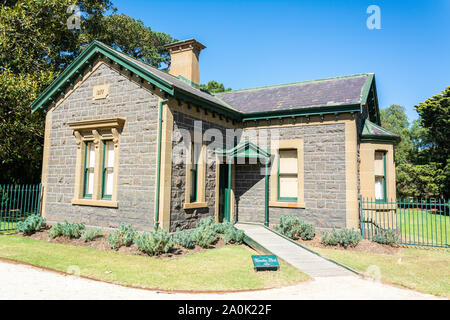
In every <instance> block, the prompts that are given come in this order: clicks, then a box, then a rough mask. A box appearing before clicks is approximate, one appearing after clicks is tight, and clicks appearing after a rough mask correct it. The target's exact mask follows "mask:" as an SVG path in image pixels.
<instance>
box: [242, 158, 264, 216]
mask: <svg viewBox="0 0 450 320" xmlns="http://www.w3.org/2000/svg"><path fill="white" fill-rule="evenodd" d="M235 170H236V171H235V172H236V176H235V177H236V181H235V199H236V203H235V210H236V211H235V212H236V218H237V220H238V221H241V222H257V223H264V218H265V217H264V209H265V181H264V175H263V174H264V170H265V166H264V165H262V164H248V163H247V164H237V165H236V169H235Z"/></svg>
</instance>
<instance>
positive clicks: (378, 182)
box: [374, 151, 386, 202]
mask: <svg viewBox="0 0 450 320" xmlns="http://www.w3.org/2000/svg"><path fill="white" fill-rule="evenodd" d="M374 173H375V201H377V202H384V201H386V152H385V151H375V163H374Z"/></svg>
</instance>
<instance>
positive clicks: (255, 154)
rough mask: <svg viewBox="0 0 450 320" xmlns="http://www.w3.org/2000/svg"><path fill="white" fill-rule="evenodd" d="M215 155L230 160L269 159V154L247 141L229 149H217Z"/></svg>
mask: <svg viewBox="0 0 450 320" xmlns="http://www.w3.org/2000/svg"><path fill="white" fill-rule="evenodd" d="M216 153H217V154H218V155H221V156H226V157H230V158H259V159H268V158H270V153H268V152H267V151H264V150H263V149H261V148H260V147H258V146H257V145H255V144H254V143H252V142H250V141H248V140H244V141H241V142H239V144H238V145H237V146H235V147H234V148H231V149H218V150H216Z"/></svg>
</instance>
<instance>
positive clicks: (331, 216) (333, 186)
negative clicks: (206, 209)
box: [237, 123, 346, 228]
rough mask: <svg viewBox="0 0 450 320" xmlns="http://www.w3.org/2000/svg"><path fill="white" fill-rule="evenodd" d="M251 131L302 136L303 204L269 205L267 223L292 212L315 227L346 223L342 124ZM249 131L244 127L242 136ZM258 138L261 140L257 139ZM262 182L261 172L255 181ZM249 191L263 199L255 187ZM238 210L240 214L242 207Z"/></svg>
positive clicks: (282, 137) (273, 136)
mask: <svg viewBox="0 0 450 320" xmlns="http://www.w3.org/2000/svg"><path fill="white" fill-rule="evenodd" d="M249 130H251V129H249ZM255 131H256V132H257V134H256V135H257V136H258V135H259V136H266V135H267V136H268V141H271V140H272V139H280V140H289V139H299V138H302V139H303V148H304V150H303V151H304V195H305V199H304V200H305V201H304V202H305V207H306V208H304V209H303V208H280V207H269V223H270V224H277V223H279V220H280V216H281V215H284V214H293V215H297V216H299V217H300V218H302V219H304V220H305V221H307V222H309V223H312V224H314V225H315V226H316V227H319V228H332V227H336V228H344V227H345V225H346V182H345V124H343V123H336V124H327V123H320V124H317V125H308V126H296V127H278V128H270V129H257V130H255ZM263 131H265V132H264V133H263ZM250 132H251V131H244V136H245V135H249V134H250ZM278 137H279V138H278ZM258 142H259V144H261V141H258ZM238 179H239V177H237V180H238ZM263 182H264V176H263V175H261V176H260V181H259V182H258V183H256V185H257V186H260V185H263ZM249 192H254V193H258V194H259V198H260V199H261V201H262V200H263V199H264V192H263V191H260V190H259V188H252V189H251V190H250V191H249ZM249 192H247V193H246V196H247V197H250V194H249ZM275 192H276V191H275ZM252 198H254V199H256V198H257V195H256V194H254V195H253V196H252ZM240 211H241V212H240V214H241V216H242V214H243V213H242V210H240ZM258 212H259V211H258ZM252 219H256V218H252ZM261 219H264V213H263V214H262V218H259V219H258V220H261Z"/></svg>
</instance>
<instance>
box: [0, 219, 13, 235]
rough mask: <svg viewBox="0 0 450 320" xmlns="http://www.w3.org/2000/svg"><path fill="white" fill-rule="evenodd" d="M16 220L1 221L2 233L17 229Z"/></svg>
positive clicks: (0, 232)
mask: <svg viewBox="0 0 450 320" xmlns="http://www.w3.org/2000/svg"><path fill="white" fill-rule="evenodd" d="M15 225H16V223H15V222H10V221H0V234H2V233H12V232H14V231H15Z"/></svg>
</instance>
